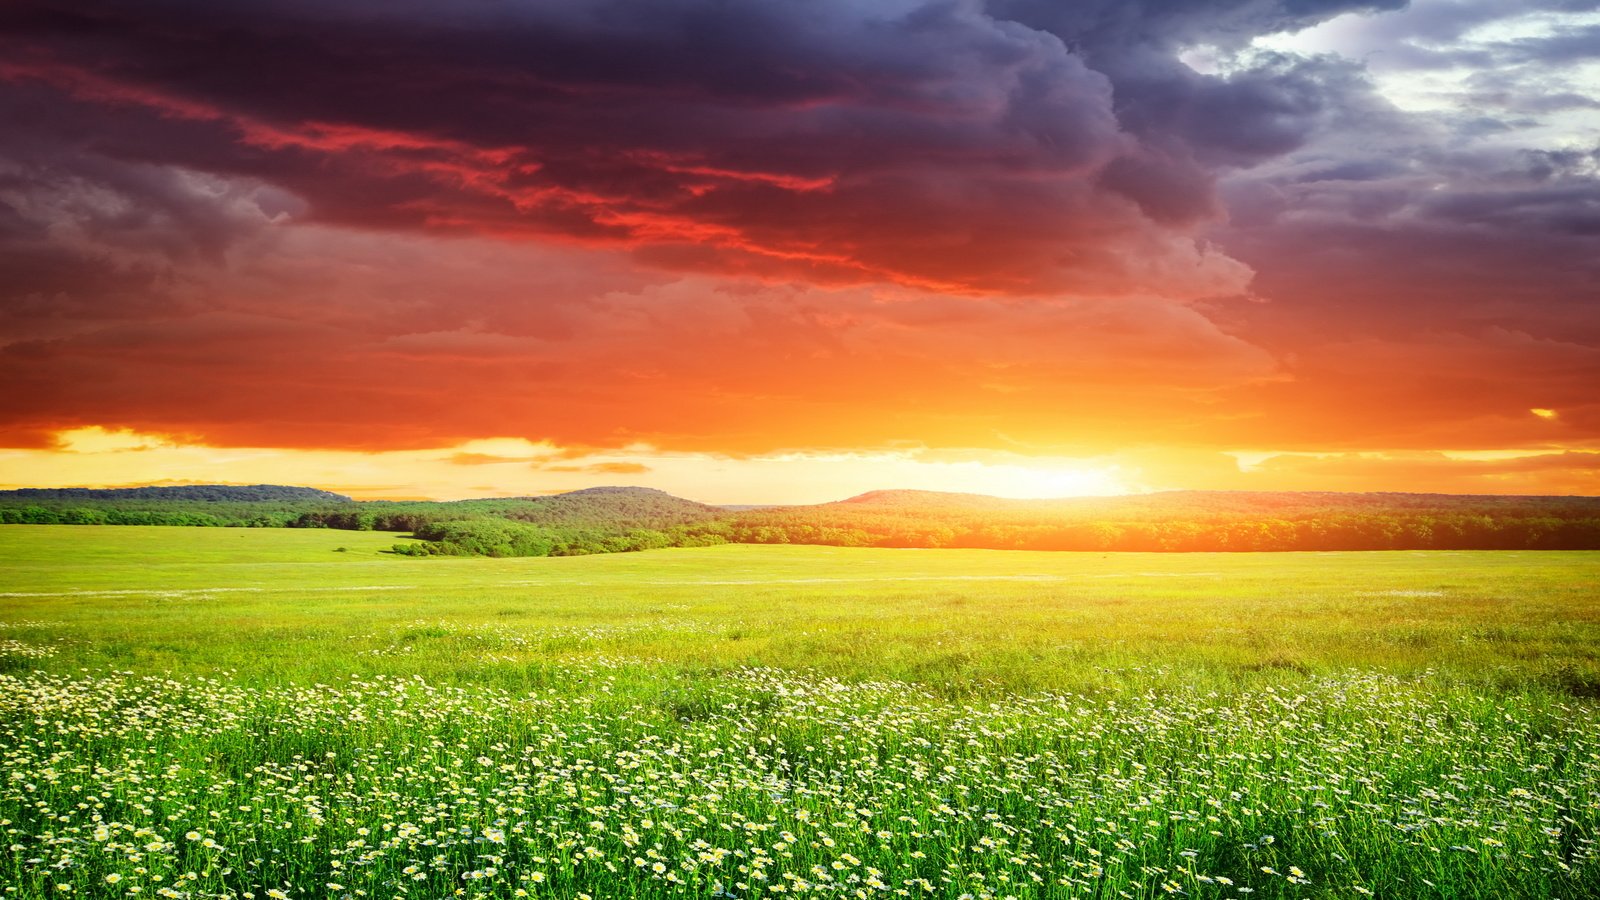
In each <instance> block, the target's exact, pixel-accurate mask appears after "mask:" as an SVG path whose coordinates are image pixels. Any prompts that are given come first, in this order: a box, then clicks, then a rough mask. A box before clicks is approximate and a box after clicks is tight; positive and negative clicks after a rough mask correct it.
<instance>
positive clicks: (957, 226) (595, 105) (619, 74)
mask: <svg viewBox="0 0 1600 900" xmlns="http://www.w3.org/2000/svg"><path fill="white" fill-rule="evenodd" d="M1068 6H1070V9H1067V7H1068ZM1370 6H1371V4H1359V3H1348V2H1321V3H1305V2H1293V0H1286V2H1261V0H1249V2H1243V0H1217V2H1215V3H1206V4H1196V3H1181V4H1178V3H1174V4H1156V3H1145V4H1128V3H1122V2H1111V0H1105V2H1099V3H1087V4H1071V5H1066V4H1063V5H1045V4H1038V3H995V4H991V5H990V6H988V7H985V6H984V5H983V4H980V3H977V2H938V0H901V2H884V3H874V4H861V3H854V2H843V0H839V2H814V3H792V4H778V3H770V4H769V3H744V4H737V3H736V4H729V3H722V2H710V0H674V2H659V0H651V2H642V0H641V2H609V3H596V4H570V3H540V2H529V3H520V4H505V3H489V2H471V3H455V4H447V5H438V4H423V3H392V2H385V3H378V2H371V3H353V4H321V3H270V4H269V3H263V2H235V3H227V4H200V3H197V2H172V0H166V2H152V3H144V4H140V5H138V6H136V7H134V6H127V5H125V4H114V3H96V2H85V3H71V4H68V3H52V2H21V3H15V4H10V5H9V6H7V7H6V9H5V10H3V11H0V33H4V34H5V35H6V36H7V37H6V38H5V39H4V43H3V46H4V49H5V50H6V51H7V54H6V55H7V58H8V60H9V62H8V63H7V65H6V67H5V68H4V69H3V71H0V74H4V76H5V77H6V79H7V81H8V83H9V85H10V87H9V88H8V90H12V91H19V92H23V91H26V92H32V93H34V94H35V95H36V96H37V95H46V96H48V95H49V94H50V92H52V91H53V92H54V95H53V96H48V99H46V100H44V101H42V102H35V103H34V104H33V107H32V108H31V109H30V110H29V111H28V117H27V118H28V121H29V125H30V128H29V131H30V132H31V133H33V134H34V135H36V136H37V137H38V138H39V139H45V140H49V139H53V140H55V141H57V142H58V144H59V145H60V146H62V147H66V148H70V149H73V150H77V151H80V152H93V153H96V154H100V155H104V156H107V157H111V158H115V159H118V160H122V161H129V162H147V163H151V164H154V165H174V166H182V167H185V168H188V169H192V170H195V171H199V172H211V173H217V174H221V175H225V176H229V177H235V178H244V179H248V180H250V181H253V182H255V181H259V182H265V183H268V184H272V185H276V186H279V187H282V188H284V189H286V190H288V191H290V192H292V193H293V194H295V195H297V196H298V197H301V198H303V199H304V200H305V201H306V202H307V203H308V204H309V205H310V210H311V215H312V216H314V217H315V218H316V219H318V220H321V221H326V222H333V223H338V224H344V225H350V226H355V227H363V228H386V229H397V228H398V229H433V230H451V229H455V230H464V231H477V232H489V233H496V234H516V233H533V234H555V235H564V236H568V237H573V238H577V239H580V240H588V241H616V242H625V243H628V244H630V245H635V246H641V247H644V248H645V249H644V250H643V254H644V256H645V257H646V258H649V259H653V260H655V261H657V262H662V263H665V264H670V265H682V266H687V267H704V268H710V269H723V270H726V271H756V272H760V271H771V272H779V273H788V274H799V275H802V276H807V277H812V278H817V279H822V280H847V281H848V280H855V281H859V280H874V279H884V278H887V279H893V280H902V281H908V282H926V283H940V284H949V285H952V286H963V287H968V288H978V289H997V290H1008V291H1016V290H1021V291H1030V290H1032V291H1040V290H1045V291H1060V290H1070V289H1072V288H1073V287H1074V286H1081V287H1082V289H1083V290H1087V291H1090V292H1112V293H1116V292H1124V291H1150V290H1162V289H1166V290H1168V291H1170V292H1172V293H1176V294H1179V295H1182V294H1185V293H1196V292H1204V291H1207V290H1211V289H1213V288H1216V287H1217V286H1218V285H1221V284H1222V282H1226V281H1228V280H1229V279H1230V278H1231V279H1233V281H1234V282H1235V283H1234V284H1233V285H1231V287H1232V288H1234V289H1237V288H1238V287H1239V286H1240V285H1239V284H1238V283H1237V282H1238V281H1239V276H1238V275H1236V274H1229V273H1227V272H1220V271H1208V270H1210V269H1217V268H1218V261H1217V260H1214V259H1213V260H1208V259H1207V258H1205V256H1204V255H1203V254H1198V253H1196V251H1195V249H1194V246H1193V244H1192V243H1190V240H1189V237H1188V235H1187V234H1186V233H1185V232H1184V230H1183V229H1184V227H1186V226H1188V225H1192V224H1193V223H1195V222H1198V221H1201V220H1204V219H1206V218H1208V217H1211V216H1214V215H1216V214H1217V212H1218V210H1217V207H1216V203H1215V199H1214V192H1213V183H1212V179H1213V177H1214V171H1215V170H1216V169H1217V168H1218V167H1226V166H1248V165H1251V164H1253V163H1255V162H1257V161H1259V160H1261V159H1265V158H1269V157H1271V156H1273V155H1276V154H1279V153H1282V152H1284V151H1286V150H1289V149H1292V148H1294V147H1296V146H1298V145H1299V144H1300V143H1301V142H1302V141H1303V139H1304V135H1305V134H1306V133H1307V132H1309V130H1310V129H1311V128H1313V127H1314V125H1315V123H1316V122H1317V121H1318V119H1319V117H1320V116H1321V114H1322V110H1323V107H1324V105H1325V98H1324V94H1325V91H1324V90H1323V86H1322V83H1323V80H1324V78H1325V77H1326V76H1327V74H1328V73H1326V72H1325V71H1323V69H1321V68H1319V67H1318V66H1317V65H1316V64H1311V63H1305V62H1292V61H1288V60H1278V61H1275V62H1273V63H1271V64H1267V65H1263V66H1260V67H1257V68H1254V69H1251V70H1249V71H1244V72H1239V73H1236V74H1234V75H1233V76H1231V77H1228V78H1218V77H1211V76H1202V75H1199V74H1197V73H1195V72H1193V71H1192V70H1190V69H1188V68H1187V67H1185V66H1183V65H1182V64H1180V63H1178V62H1177V61H1176V59H1175V57H1174V56H1173V53H1174V52H1175V51H1176V49H1177V48H1178V46H1179V45H1180V44H1182V43H1184V42H1192V41H1196V40H1215V41H1237V40H1240V39H1243V38H1245V37H1248V36H1249V35H1250V34H1253V33H1257V32H1260V31H1262V30H1271V29H1277V28H1282V27H1288V26H1291V25H1298V24H1305V23H1310V22H1314V21H1317V20H1319V19H1321V18H1324V17H1326V16H1329V15H1332V14H1334V13H1337V12H1339V11H1341V10H1346V9H1353V8H1356V9H1359V8H1369V7H1370ZM63 97H65V98H70V102H67V103H63V102H61V101H62V98H63ZM154 196H160V194H159V192H157V193H156V194H155V195H154ZM1174 229H1177V230H1176V231H1174ZM217 234H219V235H225V234H226V231H220V232H217ZM219 239H220V238H219ZM1129 248H1133V249H1134V251H1135V252H1134V254H1133V255H1132V256H1131V257H1130V255H1129ZM1150 255H1153V256H1154V257H1156V258H1157V260H1158V263H1157V264H1156V265H1154V266H1151V265H1146V264H1145V257H1147V256H1150ZM1223 262H1225V261H1223ZM1184 267H1188V268H1189V269H1193V270H1196V274H1194V276H1193V277H1192V278H1188V279H1186V278H1184V277H1180V276H1181V274H1182V270H1183V269H1184ZM1224 268H1225V266H1224ZM1153 269H1160V270H1161V271H1163V272H1164V273H1166V274H1165V275H1164V276H1163V278H1162V279H1157V280H1152V279H1151V278H1148V277H1146V276H1144V275H1143V274H1141V273H1143V272H1146V271H1150V270H1153ZM1188 282H1192V283H1188ZM1222 286H1223V288H1224V289H1227V288H1228V287H1229V286H1228V285H1222Z"/></svg>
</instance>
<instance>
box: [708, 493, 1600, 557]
mask: <svg viewBox="0 0 1600 900" xmlns="http://www.w3.org/2000/svg"><path fill="white" fill-rule="evenodd" d="M730 539H731V540H734V541H738V542H743V543H796V544H843V545H848V546H868V547H966V548H987V549H1016V550H1144V551H1161V550H1181V551H1219V550H1382V549H1494V548H1530V549H1580V548H1585V549H1586V548H1595V549H1600V498H1596V497H1504V496H1464V495H1452V494H1407V493H1369V494H1351V493H1335V492H1316V491H1306V492H1268V491H1168V492H1164V493H1153V494H1133V495H1127V496H1117V497H1076V498H1069V499H1058V500H1013V499H1004V498H999V497H989V496H985V495H982V494H960V493H942V492H937V491H911V490H892V491H870V492H868V493H865V494H861V495H859V496H856V497H851V498H849V499H847V500H840V501H836V502H833V503H820V504H816V505H813V506H791V507H782V508H773V509H765V510H750V511H747V512H742V513H737V514H735V515H734V516H733V519H732V527H731V529H730Z"/></svg>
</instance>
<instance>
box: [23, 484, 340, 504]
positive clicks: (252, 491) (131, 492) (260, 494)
mask: <svg viewBox="0 0 1600 900" xmlns="http://www.w3.org/2000/svg"><path fill="white" fill-rule="evenodd" d="M4 500H24V501H29V500H32V501H48V502H60V501H62V500H172V501H184V502H191V503H195V502H198V503H264V502H279V503H281V502H285V501H288V502H298V501H316V502H322V503H352V502H354V501H352V500H351V499H350V498H349V497H346V496H344V495H343V494H335V493H333V492H332V491H323V490H318V489H317V488H309V487H294V486H291V485H283V484H248V485H246V484H180V485H167V486H162V487H130V488H77V487H75V488H19V489H17V490H14V491H0V501H4Z"/></svg>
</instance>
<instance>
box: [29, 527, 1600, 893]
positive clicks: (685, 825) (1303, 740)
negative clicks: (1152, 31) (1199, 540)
mask: <svg viewBox="0 0 1600 900" xmlns="http://www.w3.org/2000/svg"><path fill="white" fill-rule="evenodd" d="M397 540H401V538H398V537H397V536H395V535H387V534H373V533H361V532H329V531H292V530H234V529H176V528H174V529H162V528H135V527H122V528H86V527H79V528H72V527H49V526H8V527H5V528H0V592H4V594H5V596H3V597H0V672H3V673H8V674H6V675H4V676H0V827H4V828H5V829H6V831H7V832H8V835H7V836H8V838H9V842H10V846H11V849H10V851H9V853H8V854H4V855H0V885H7V886H10V887H9V892H10V894H11V895H12V896H27V897H36V896H80V897H82V896H95V897H98V896H107V897H110V896H116V897H124V896H135V897H138V896H152V895H162V894H160V892H161V891H163V890H164V891H168V892H170V893H169V894H166V895H162V896H170V895H172V894H176V895H180V896H189V897H238V898H246V897H248V896H249V895H251V894H253V895H254V896H255V897H256V898H258V900H264V898H267V897H268V896H269V895H268V893H267V892H268V891H272V890H276V891H280V892H283V893H285V894H287V895H288V896H290V897H294V898H303V897H344V896H351V897H363V896H364V897H400V896H410V897H430V898H431V897H442V896H452V895H457V892H459V895H460V896H464V897H478V896H481V897H510V896H518V894H517V893H516V892H517V891H518V890H522V891H527V892H529V893H530V894H532V895H535V896H550V897H574V896H577V895H579V894H580V893H588V894H591V895H592V896H594V897H596V898H599V897H616V896H621V897H661V896H724V897H726V896H735V897H758V896H762V897H765V896H781V895H785V894H792V893H801V894H805V895H816V896H850V897H856V896H860V897H869V896H880V895H881V896H896V895H901V896H924V897H945V896H950V897H957V896H960V895H962V894H971V895H972V896H974V897H984V896H993V897H1006V896H1015V897H1018V898H1022V897H1122V896H1130V897H1165V896H1203V897H1255V898H1261V897H1334V896H1338V897H1346V896H1359V895H1362V892H1363V891H1367V890H1370V891H1374V892H1376V893H1377V895H1378V896H1386V897H1441V898H1443V897H1484V898H1488V897H1561V898H1568V900H1572V898H1579V897H1586V896H1596V895H1600V861H1597V859H1596V852H1597V851H1596V844H1595V838H1596V828H1597V821H1600V808H1597V806H1600V803H1597V800H1596V797H1597V796H1600V701H1597V699H1596V695H1597V694H1600V553H1580V552H1569V553H1536V552H1522V553H1517V552H1396V553H1289V554H1233V555H1230V554H1084V553H1025V552H1005V551H927V550H900V551H896V550H859V549H845V548H828V547H753V546H724V547H715V548H707V549H699V550H668V551H657V552H651V553H642V554H620V555H607V556H592V557H577V558H553V559H504V560H492V559H410V558H404V557H397V556H395V555H393V554H388V553H385V552H384V551H385V550H387V549H388V548H389V547H390V546H391V545H393V544H394V543H395V542H396V541H397ZM340 548H343V549H340ZM363 830H364V831H363ZM190 834H193V835H195V837H193V838H190V837H188V835H190ZM207 841H209V842H210V844H211V845H212V846H207ZM658 864H659V866H660V870H659V871H657V865H658ZM1291 867H1292V868H1291ZM491 870H492V871H491ZM191 876H192V877H191ZM823 876H826V877H825V878H824V877H823ZM108 877H109V879H110V880H108ZM1229 882H1231V884H1230V883H1229ZM330 885H337V887H330ZM62 886H65V889H63V887H62ZM134 888H138V891H137V892H133V893H131V894H130V892H132V891H133V889H134ZM1243 889H1249V890H1248V891H1245V890H1243ZM1175 892H1181V893H1175Z"/></svg>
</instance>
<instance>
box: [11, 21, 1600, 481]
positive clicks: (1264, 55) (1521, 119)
mask: <svg viewBox="0 0 1600 900" xmlns="http://www.w3.org/2000/svg"><path fill="white" fill-rule="evenodd" d="M1596 97H1600V15H1597V14H1596V13H1595V11H1594V6H1593V4H1592V3H1582V2H1570V0H1540V2H1536V3H1512V2H1510V0H1414V2H1412V3H1410V4H1404V3H1401V2H1399V0H1392V2H1391V0H1380V2H1352V0H1199V2H1194V0H1184V2H1179V0H1135V2H1129V0H1085V2H1075V3H1058V2H1047V0H988V2H980V0H874V2H865V3H863V2H854V0H815V2H797V3H762V2H732V3H730V2H721V0H716V2H713V0H608V2H603V3H580V4H574V3H560V2H546V0H517V2H498V0H496V2H490V0H469V2H461V3H450V4H436V3H420V2H410V0H401V2H395V0H381V2H380V0H359V2H340V3H320V2H319V3H311V2H287V3H286V2H270V3H269V2H265V0H238V2H229V3H223V4H203V3H198V2H194V0H151V2H147V3H141V4H135V5H130V4H122V3H110V2H102V0H82V2H74V3H67V2H59V0H18V2H13V3H9V4H6V5H5V6H4V7H0V119H3V120H4V121H5V122H7V123H8V127H7V128H6V129H5V130H4V131H3V132H0V272H3V274H4V276H5V277H4V278H0V383H3V384H4V386H5V387H6V390H5V391H4V392H3V393H0V444H3V445H10V446H17V447H22V446H29V447H49V446H50V443H51V441H52V440H53V438H52V435H54V434H55V433H57V432H59V431H61V430H63V429H75V428H87V427H92V426H105V427H108V428H131V429H135V430H136V431H138V432H140V433H150V434H167V435H176V436H179V437H181V438H183V439H185V440H189V441H193V442H201V443H205V444H210V445H217V446H245V447H298V448H325V449H326V448H344V449H357V450H362V451H379V450H396V449H400V448H406V449H408V451H418V452H420V451H421V450H424V449H429V448H431V449H432V450H438V449H439V448H450V447H456V446H460V445H463V444H464V443H465V442H469V441H472V440H473V439H476V438H486V437H495V436H503V435H510V436H516V437H519V438H527V439H530V440H534V441H549V442H552V445H553V446H556V447H558V448H564V449H563V450H562V451H561V452H574V453H588V452H594V451H600V450H604V449H607V448H610V449H617V448H622V447H627V446H638V445H648V446H651V447H654V448H658V449H659V450H661V452H676V451H682V452H692V453H701V454H713V455H714V454H724V455H733V456H745V457H748V456H751V455H759V454H768V453H773V452H777V451H781V450H784V449H786V448H787V449H805V448H810V449H812V450H819V451H820V450H828V451H830V452H831V451H840V450H846V451H848V450H852V449H860V448H876V449H877V450H882V449H883V448H893V447H907V446H915V447H933V448H944V449H952V448H969V449H970V448H977V449H979V450H988V451H994V450H996V449H999V448H1003V449H1005V450H1007V451H1012V452H1018V453H1033V454H1045V455H1048V454H1068V455H1073V454H1076V455H1082V456H1089V455H1096V456H1099V455H1105V454H1111V453H1116V452H1130V453H1143V452H1157V451H1160V452H1165V451H1164V450H1161V448H1166V449H1173V448H1187V449H1188V450H1189V451H1190V452H1193V453H1196V454H1201V455H1203V456H1204V458H1205V459H1206V460H1209V461H1210V462H1208V463H1207V464H1206V465H1208V466H1209V465H1212V464H1213V463H1217V464H1220V465H1222V466H1223V468H1224V470H1225V469H1226V467H1227V466H1229V465H1231V463H1230V462H1228V461H1227V460H1228V459H1231V458H1223V457H1220V456H1218V454H1219V453H1221V451H1230V450H1231V451H1248V452H1251V453H1264V452H1272V451H1292V452H1293V453H1295V454H1299V455H1296V456H1292V457H1288V456H1286V457H1285V459H1296V460H1303V459H1313V458H1315V459H1322V458H1323V457H1321V456H1307V455H1306V454H1317V453H1336V454H1348V453H1360V452H1367V451H1371V452H1381V453H1388V454H1396V453H1398V454H1402V455H1404V454H1410V453H1425V452H1434V451H1444V450H1450V451H1465V450H1481V451H1485V452H1487V451H1499V450H1517V451H1518V452H1523V453H1535V452H1537V453H1546V454H1549V453H1555V454H1560V453H1563V452H1569V451H1571V452H1576V451H1578V450H1583V449H1593V448H1595V447H1597V446H1600V406H1597V404H1595V403H1594V402H1592V401H1591V400H1590V399H1589V394H1590V393H1592V386H1593V385H1594V384H1596V383H1600V314H1597V313H1596V307H1595V305H1594V300H1595V298H1596V296H1597V292H1600V102H1597V101H1596V100H1595V98H1596ZM1535 408H1537V409H1548V410H1553V411H1555V413H1556V415H1555V416H1553V417H1542V416H1537V415H1532V414H1530V413H1529V412H1528V411H1529V410H1530V409H1535ZM440 452H443V451H440ZM493 457H494V454H492V453H486V452H483V451H460V452H459V453H457V455H456V457H455V463H453V464H454V465H457V466H458V467H459V469H460V470H461V471H471V470H473V469H480V468H493V467H496V466H500V465H504V463H502V462H497V461H496V460H495V459H494V458H493ZM1197 458H1199V457H1197ZM1385 458H1386V459H1387V458H1388V457H1385ZM1397 458H1398V457H1397ZM1407 458H1409V457H1407ZM1563 458H1564V457H1563ZM1363 459H1364V457H1363ZM1218 460H1221V462H1220V463H1218ZM1168 463H1170V460H1168V461H1167V462H1164V463H1163V466H1166V468H1165V469H1163V471H1168V472H1180V471H1182V467H1181V466H1178V467H1174V466H1172V465H1168ZM1452 464H1453V463H1452ZM518 465H520V466H522V467H523V468H528V465H527V462H526V461H524V462H523V463H518ZM1284 465H1286V464H1284ZM539 466H540V469H539V470H540V471H543V472H544V473H545V474H547V475H548V474H552V473H553V474H559V475H568V476H574V477H580V476H588V477H596V476H639V477H643V478H648V476H650V475H651V474H653V473H654V472H655V471H656V466H657V462H655V461H651V460H644V461H641V460H639V459H631V458H630V459H599V460H595V459H588V458H573V459H567V460H563V459H559V458H553V459H550V460H545V461H544V462H541V463H540V464H539ZM634 467H640V468H634ZM641 468H642V469H645V470H649V471H641V470H640V469H641ZM1269 470H1272V467H1263V468H1262V469H1261V470H1260V471H1259V472H1257V473H1256V476H1257V478H1258V481H1259V480H1261V479H1264V478H1265V477H1266V474H1267V473H1268V472H1269ZM530 471H533V470H530ZM1195 471H1197V472H1198V471H1199V470H1198V469H1196V470H1195ZM1207 471H1210V470H1207ZM1295 471H1296V472H1298V473H1301V474H1305V475H1306V476H1307V477H1310V476H1311V473H1312V470H1311V469H1310V468H1306V467H1304V466H1302V467H1301V468H1299V469H1296V470H1295ZM1316 471H1317V472H1322V473H1324V474H1327V475H1328V477H1330V478H1332V477H1334V474H1333V470H1332V469H1331V468H1328V467H1327V466H1323V467H1322V468H1319V469H1317V470H1316ZM1384 471H1387V472H1398V471H1400V469H1397V468H1393V467H1390V468H1389V469H1386V470H1384ZM1450 471H1452V472H1458V473H1464V472H1465V470H1463V469H1461V468H1459V467H1457V468H1453V469H1451V470H1450ZM1546 471H1554V469H1548V470H1547V469H1546V468H1539V469H1537V470H1528V471H1527V472H1523V474H1522V475H1519V476H1518V477H1524V476H1525V477H1524V480H1526V479H1528V478H1534V479H1536V478H1538V477H1541V476H1540V475H1539V474H1538V473H1539V472H1546ZM1562 471H1565V470H1562ZM1587 471H1588V470H1582V471H1579V473H1578V474H1576V475H1573V476H1572V477H1573V478H1580V479H1581V478H1584V477H1590V476H1589V475H1588V474H1586V473H1587ZM1529 472H1531V473H1532V474H1529ZM1213 474H1215V473H1213ZM1174 477H1179V476H1176V475H1175V476H1174ZM1196 477H1199V476H1196ZM1285 477H1288V476H1287V475H1285ZM1296 477H1298V476H1296ZM1341 477H1342V476H1341ZM1352 477H1354V476H1352ZM1372 477H1373V479H1374V483H1379V482H1380V481H1381V480H1382V478H1384V477H1388V476H1384V475H1382V474H1381V473H1379V472H1378V471H1377V470H1373V472H1372ZM1441 477H1443V476H1441ZM1470 477H1476V476H1470ZM1470 477H1469V475H1467V474H1463V475H1462V478H1468V479H1469V480H1470ZM1552 477H1553V476H1552ZM1561 477H1562V478H1566V477H1567V476H1566V475H1562V476H1561ZM1205 478H1207V479H1209V482H1208V483H1223V482H1224V481H1226V479H1225V477H1224V476H1223V475H1215V477H1213V476H1212V475H1207V476H1205ZM1356 480H1359V479H1356ZM1144 483H1145V482H1141V484H1144ZM1506 483H1507V484H1510V483H1511V482H1506ZM1521 483H1522V482H1518V484H1521ZM1552 483H1554V482H1552ZM1562 483H1563V484H1567V483H1568V482H1562ZM1164 485H1165V482H1159V483H1155V484H1153V485H1152V486H1164ZM1177 486H1181V484H1179V485H1177Z"/></svg>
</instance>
